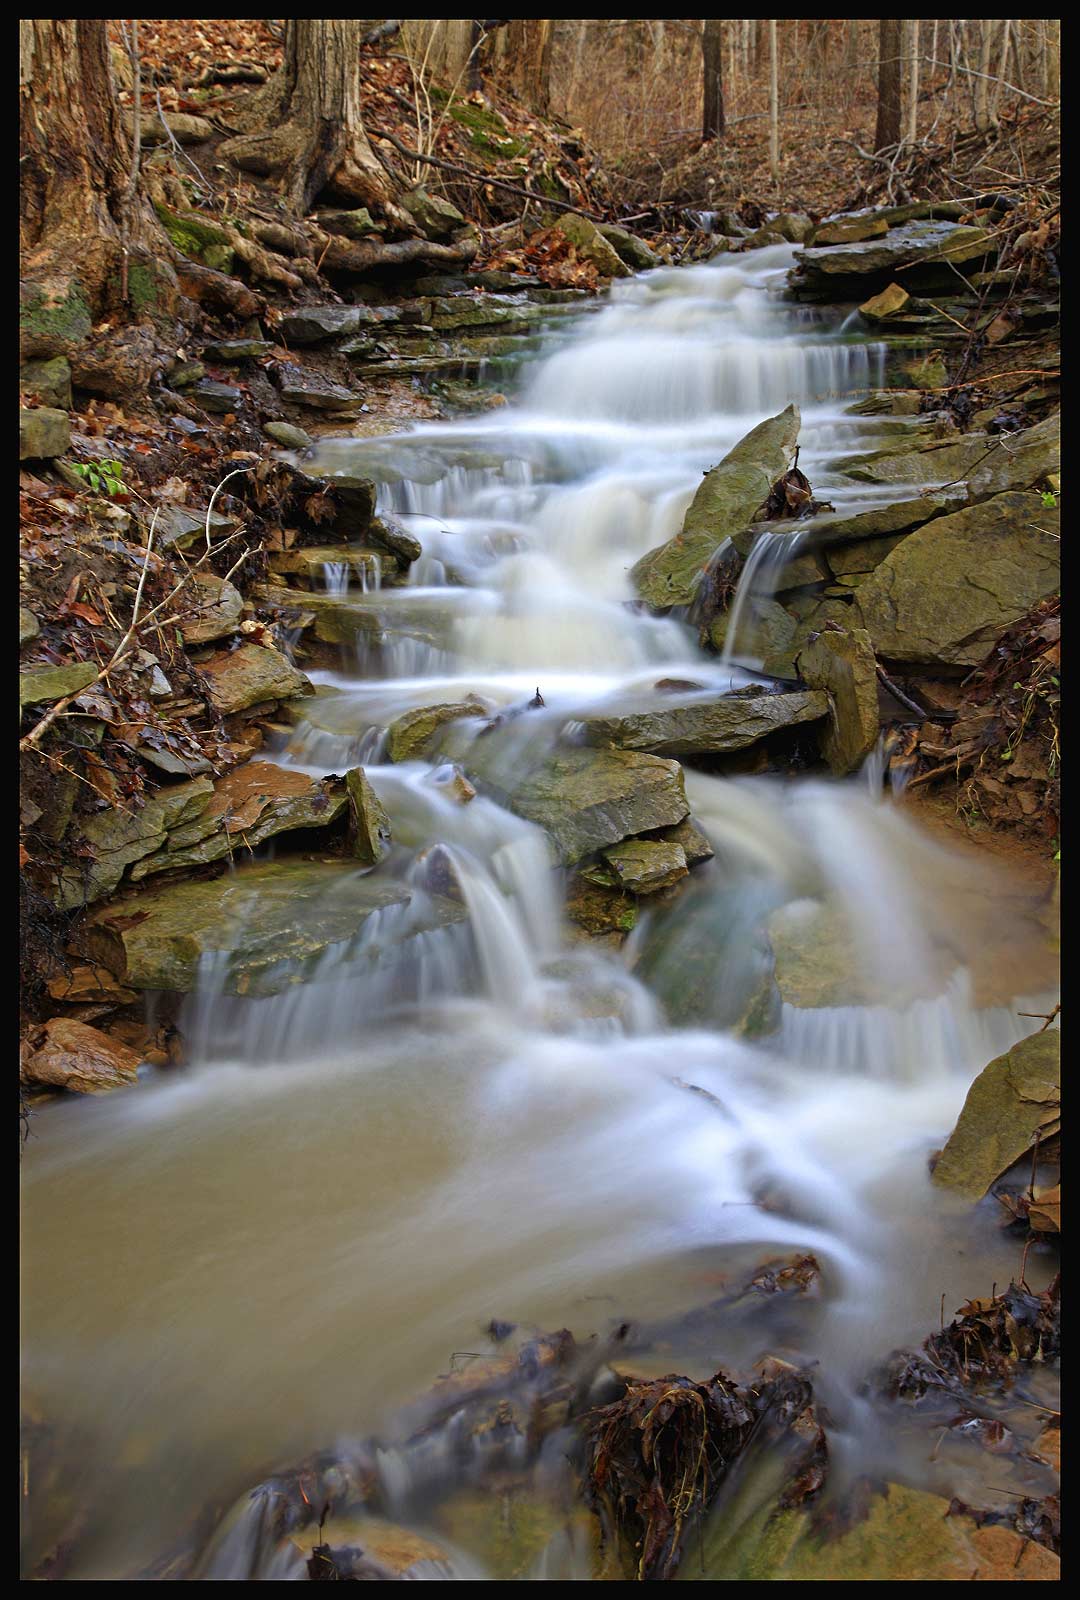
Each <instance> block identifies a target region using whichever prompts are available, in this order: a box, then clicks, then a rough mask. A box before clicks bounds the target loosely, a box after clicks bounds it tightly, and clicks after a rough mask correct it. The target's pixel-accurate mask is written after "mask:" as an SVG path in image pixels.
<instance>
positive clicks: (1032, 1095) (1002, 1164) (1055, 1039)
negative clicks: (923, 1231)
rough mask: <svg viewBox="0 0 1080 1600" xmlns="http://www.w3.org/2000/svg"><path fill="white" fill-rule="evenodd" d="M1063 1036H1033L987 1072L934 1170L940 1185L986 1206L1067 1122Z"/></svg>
mask: <svg viewBox="0 0 1080 1600" xmlns="http://www.w3.org/2000/svg"><path fill="white" fill-rule="evenodd" d="M1060 1102H1061V1035H1060V1034H1059V1033H1058V1032H1057V1031H1056V1030H1052V1029H1049V1028H1048V1029H1046V1030H1045V1031H1044V1032H1042V1033H1033V1034H1031V1035H1029V1037H1028V1038H1026V1039H1021V1040H1020V1043H1019V1044H1014V1045H1013V1047H1012V1049H1011V1050H1007V1051H1006V1052H1005V1054H1004V1055H1001V1056H997V1057H996V1058H995V1059H994V1060H993V1061H991V1062H990V1064H989V1066H987V1067H984V1068H983V1070H982V1072H980V1073H979V1076H978V1077H977V1078H976V1079H975V1082H974V1083H973V1084H972V1086H971V1088H970V1089H969V1090H968V1094H967V1099H966V1100H965V1101H964V1109H963V1110H962V1111H961V1113H960V1118H959V1121H958V1122H957V1124H956V1127H955V1128H954V1129H953V1131H952V1133H951V1134H950V1135H949V1140H948V1143H947V1144H946V1146H945V1148H944V1150H943V1151H942V1152H941V1155H940V1157H939V1159H938V1162H937V1165H936V1166H935V1168H934V1173H933V1178H934V1182H935V1183H938V1184H941V1185H942V1187H944V1188H946V1189H954V1190H955V1191H956V1192H957V1193H958V1194H962V1195H963V1196H964V1197H965V1199H967V1200H972V1201H974V1200H981V1199H982V1197H983V1195H984V1194H985V1193H986V1191H987V1190H988V1189H989V1187H990V1185H991V1184H992V1183H993V1182H994V1181H995V1179H997V1178H1000V1177H1001V1175H1002V1173H1004V1172H1006V1171H1007V1170H1008V1169H1009V1167H1011V1166H1012V1165H1013V1163H1014V1162H1016V1161H1019V1160H1020V1158H1021V1156H1023V1155H1026V1154H1027V1152H1028V1151H1029V1150H1030V1149H1031V1148H1032V1146H1033V1145H1034V1144H1035V1142H1036V1140H1044V1139H1047V1138H1049V1137H1050V1135H1051V1134H1053V1133H1054V1132H1056V1131H1057V1127H1059V1126H1060V1121H1061V1104H1060Z"/></svg>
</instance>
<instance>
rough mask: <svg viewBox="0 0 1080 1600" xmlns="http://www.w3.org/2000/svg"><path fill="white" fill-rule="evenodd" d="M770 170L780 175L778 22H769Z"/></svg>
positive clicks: (774, 174) (773, 176)
mask: <svg viewBox="0 0 1080 1600" xmlns="http://www.w3.org/2000/svg"><path fill="white" fill-rule="evenodd" d="M769 171H770V173H771V174H772V180H773V182H774V183H776V182H777V181H778V180H779V177H780V71H779V65H778V62H777V59H776V23H775V22H774V21H772V20H770V22H769Z"/></svg>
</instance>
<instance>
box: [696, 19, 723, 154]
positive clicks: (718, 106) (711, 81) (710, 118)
mask: <svg viewBox="0 0 1080 1600" xmlns="http://www.w3.org/2000/svg"><path fill="white" fill-rule="evenodd" d="M701 48H702V53H703V55H704V58H705V115H704V117H703V119H702V126H701V137H702V138H703V139H719V138H720V136H721V134H722V133H723V131H724V83H723V62H724V24H723V23H722V22H721V21H719V20H717V19H716V18H709V19H707V20H706V22H705V28H704V31H703V33H702V35H701Z"/></svg>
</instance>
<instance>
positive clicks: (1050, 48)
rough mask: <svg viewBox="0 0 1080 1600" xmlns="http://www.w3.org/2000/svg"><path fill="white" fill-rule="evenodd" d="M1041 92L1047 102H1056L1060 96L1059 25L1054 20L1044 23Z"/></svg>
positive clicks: (1058, 22)
mask: <svg viewBox="0 0 1080 1600" xmlns="http://www.w3.org/2000/svg"><path fill="white" fill-rule="evenodd" d="M1043 92H1044V94H1045V95H1046V98H1047V99H1048V100H1056V99H1057V98H1058V97H1059V96H1060V94H1061V23H1060V21H1057V20H1055V19H1051V20H1050V21H1049V22H1047V23H1046V39H1045V49H1044V54H1043Z"/></svg>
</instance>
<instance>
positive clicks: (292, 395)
mask: <svg viewBox="0 0 1080 1600" xmlns="http://www.w3.org/2000/svg"><path fill="white" fill-rule="evenodd" d="M343 309H346V310H348V309H349V308H348V307H345V308H343ZM353 309H356V310H359V307H355V308H353ZM275 376H276V378H277V385H278V388H279V389H280V390H281V397H282V399H283V400H289V401H291V402H292V404H293V405H297V406H308V407H310V409H312V410H314V411H333V412H335V413H338V414H345V413H353V412H357V411H359V409H360V396H359V395H358V394H355V393H354V392H353V390H352V389H346V388H345V386H344V384H341V383H331V382H330V380H329V378H324V377H323V376H322V374H321V373H319V372H312V371H310V370H309V369H308V368H307V367H298V366H296V365H294V363H293V362H291V361H282V362H279V363H278V366H277V370H276V374H275Z"/></svg>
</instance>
